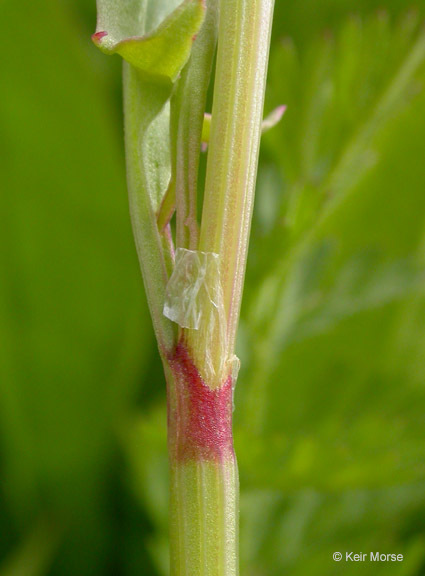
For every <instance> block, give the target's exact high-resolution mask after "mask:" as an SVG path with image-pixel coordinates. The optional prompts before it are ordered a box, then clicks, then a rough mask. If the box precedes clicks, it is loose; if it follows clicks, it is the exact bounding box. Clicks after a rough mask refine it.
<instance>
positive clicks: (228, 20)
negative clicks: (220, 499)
mask: <svg viewBox="0 0 425 576" xmlns="http://www.w3.org/2000/svg"><path fill="white" fill-rule="evenodd" d="M273 7H274V0H222V1H221V3H220V26H219V40H218V54H217V68H216V78H215V85H214V102H213V111H212V123H211V137H210V143H209V152H208V165H207V176H206V184H205V200H204V206H203V214H202V225H201V236H200V242H199V250H203V251H206V252H216V253H217V254H220V258H221V282H222V286H223V292H224V308H225V312H226V320H227V346H228V351H229V354H230V355H231V354H233V350H234V345H235V339H236V330H237V325H238V320H239V311H240V303H241V298H242V289H243V280H244V275H245V263H246V256H247V250H248V240H249V232H250V225H251V217H252V208H253V201H254V191H255V181H256V175H257V164H258V152H259V145H260V138H261V123H262V116H263V104H264V93H265V85H266V76H267V63H268V54H269V45H270V33H271V24H272V16H273Z"/></svg>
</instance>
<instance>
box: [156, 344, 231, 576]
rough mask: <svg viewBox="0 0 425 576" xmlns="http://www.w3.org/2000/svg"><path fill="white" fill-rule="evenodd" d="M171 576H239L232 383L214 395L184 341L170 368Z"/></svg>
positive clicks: (229, 381)
mask: <svg viewBox="0 0 425 576" xmlns="http://www.w3.org/2000/svg"><path fill="white" fill-rule="evenodd" d="M166 376H167V386H168V390H167V394H168V421H169V429H168V444H169V457H170V561H171V575H172V576H236V575H237V574H238V510H239V502H238V497H239V482H238V472H237V465H236V459H235V455H234V451H233V440H232V379H231V376H230V377H229V378H228V379H227V380H226V382H225V383H224V384H223V386H222V387H221V388H220V389H216V390H212V389H211V388H209V387H208V386H207V385H206V384H205V383H204V382H203V380H202V378H201V377H200V375H199V372H198V370H197V369H196V367H195V365H194V364H193V362H192V360H191V358H190V356H189V353H188V351H187V348H186V346H185V345H184V344H183V343H181V344H179V345H178V346H177V347H176V350H175V353H174V354H173V356H172V357H171V358H170V359H169V361H168V362H167V364H166Z"/></svg>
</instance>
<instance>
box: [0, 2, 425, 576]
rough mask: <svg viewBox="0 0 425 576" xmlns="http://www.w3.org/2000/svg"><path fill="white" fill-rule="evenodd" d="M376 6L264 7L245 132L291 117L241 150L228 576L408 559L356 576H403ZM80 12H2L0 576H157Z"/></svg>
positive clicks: (411, 182) (410, 504)
mask: <svg viewBox="0 0 425 576" xmlns="http://www.w3.org/2000/svg"><path fill="white" fill-rule="evenodd" d="M177 4H178V3H177V2H174V4H173V6H171V4H170V6H171V8H170V11H171V10H172V8H174V7H175V6H176V5H177ZM384 4H385V6H387V7H388V13H387V14H384V13H380V14H378V15H373V14H370V10H371V8H370V7H371V6H372V7H374V3H372V2H348V1H341V2H338V3H337V2H335V1H328V2H320V3H319V2H316V1H313V0H303V1H302V2H297V3H289V2H278V3H277V7H276V20H275V30H274V34H275V41H274V44H273V46H272V52H271V66H270V74H269V89H268V100H267V103H266V111H269V110H271V109H273V108H274V107H276V106H278V105H280V104H286V105H288V109H287V112H286V114H285V116H284V118H283V120H282V122H281V124H279V125H278V126H277V127H275V128H274V129H273V130H271V131H270V132H269V133H267V134H266V135H264V137H263V148H262V158H261V170H260V175H259V181H258V186H257V199H256V202H257V205H256V210H255V216H254V228H253V236H252V239H251V246H250V250H251V251H250V258H249V268H248V272H247V279H246V289H245V297H244V306H243V311H242V326H241V332H240V338H239V343H238V355H239V356H240V358H241V361H242V370H241V373H240V376H239V383H238V386H237V388H236V395H235V404H236V411H235V420H236V421H235V435H236V449H237V453H238V460H239V466H240V475H241V486H242V526H241V529H242V534H241V542H242V560H243V566H242V573H243V574H245V575H246V576H255V575H260V574H267V575H269V576H274V575H281V574H291V575H294V576H297V575H298V574H299V575H303V576H304V575H305V574H315V575H316V574H317V575H321V574H323V575H325V574H326V575H331V574H338V573H341V571H342V570H343V571H344V573H347V574H351V573H352V574H355V573H357V572H358V570H359V566H356V565H354V566H351V565H345V564H344V565H342V564H337V563H334V562H333V561H332V559H331V554H332V552H334V551H337V550H340V551H341V552H344V551H345V550H351V549H354V550H356V551H359V552H360V551H364V552H366V551H370V550H380V551H383V552H400V553H403V554H404V555H405V558H406V560H405V561H404V562H403V563H402V564H399V565H397V566H395V565H391V566H386V565H378V564H374V565H371V564H370V565H369V564H366V563H365V564H364V565H362V567H361V570H362V572H363V573H367V574H369V573H370V574H374V575H375V574H389V573H391V574H396V575H397V576H402V575H403V576H419V575H421V574H422V573H423V570H424V565H425V555H424V541H425V534H424V530H423V522H422V520H423V515H424V513H425V490H424V479H425V478H424V477H425V469H424V457H425V454H424V445H423V436H424V419H423V411H424V405H425V398H424V386H423V382H424V378H425V374H424V363H423V356H424V347H425V336H424V332H423V325H424V321H425V300H424V277H423V261H424V254H425V253H424V224H425V222H424V219H425V216H424V215H425V205H424V204H425V199H424V195H423V190H424V188H425V164H424V162H423V156H424V153H425V149H424V143H423V134H425V93H424V92H423V90H422V87H423V83H424V81H425V47H424V36H423V32H422V31H421V30H422V29H421V25H420V22H421V18H419V17H418V18H417V19H415V17H414V16H413V15H412V14H409V15H407V16H406V15H405V16H404V17H401V18H399V17H397V18H395V15H396V14H397V15H399V13H400V12H401V11H402V9H404V8H405V7H406V6H405V3H404V2H403V3H401V2H398V1H397V2H395V1H394V2H384ZM77 5H78V6H79V10H80V12H81V14H85V13H86V11H87V12H88V13H89V14H90V15H92V14H93V12H92V9H91V5H90V6H89V4H88V3H84V1H83V0H80V2H79V3H78V4H77V3H76V4H75V5H74V4H73V5H72V10H71V8H70V7H69V9H67V8H66V7H65V6H64V5H63V4H60V3H57V2H53V0H45V1H44V2H43V3H40V4H38V5H37V6H35V5H34V3H31V2H29V1H28V0H24V1H23V3H22V2H21V3H19V4H16V3H13V2H12V1H11V0H6V1H5V2H3V3H2V20H1V24H0V27H1V42H2V43H3V45H4V46H3V53H4V54H6V53H7V57H5V58H3V60H2V80H3V81H2V86H3V89H2V99H1V104H0V121H1V125H2V131H1V133H2V136H1V140H0V148H1V156H0V158H1V159H0V163H1V173H2V177H3V184H4V186H3V192H2V197H1V203H2V215H3V220H2V227H1V231H0V234H1V238H2V242H1V248H0V254H1V269H2V271H3V274H2V278H1V282H0V310H1V318H2V321H1V326H0V344H1V346H0V430H1V438H0V465H1V475H2V485H1V492H0V529H1V534H2V538H1V540H0V554H1V558H4V559H5V564H0V574H1V576H8V575H9V574H10V573H11V572H10V571H11V570H13V569H15V571H16V570H17V569H18V570H20V572H18V573H19V574H22V575H23V576H30V575H32V574H33V573H36V572H35V571H34V570H39V571H38V574H46V575H47V574H49V575H51V576H63V575H75V574H78V575H79V576H85V575H86V574H87V575H90V576H95V575H106V574H111V573H112V574H114V576H115V575H121V574H122V575H125V576H127V575H128V576H133V575H136V574H143V573H146V574H165V573H166V570H167V557H166V554H167V494H166V492H167V478H166V473H167V455H166V422H165V389H164V384H163V376H162V373H161V368H160V366H159V363H158V360H157V353H156V351H155V348H154V346H153V341H152V330H151V325H150V319H149V318H148V314H147V310H146V306H145V303H144V296H143V288H142V285H141V281H140V280H139V272H138V269H137V258H136V256H135V251H134V248H133V246H132V240H131V231H130V226H129V222H128V215H127V212H128V210H127V197H126V191H125V171H124V167H123V155H122V144H121V126H120V124H119V123H120V108H119V101H118V98H116V99H115V94H116V92H117V91H118V90H119V84H120V74H119V68H118V66H117V63H116V67H115V68H113V70H114V73H113V75H112V74H111V73H110V62H109V61H107V62H106V63H105V61H104V59H103V58H102V56H101V55H99V56H98V54H97V51H96V50H94V48H93V46H91V45H90V43H89V40H88V39H87V38H86V35H87V29H88V28H89V26H88V24H87V20H83V19H82V16H79V19H77V17H76V14H77V12H75V11H76V10H77V8H76V6H77ZM152 6H153V7H154V6H158V4H157V3H156V4H152ZM357 8H358V10H359V12H361V13H362V14H363V17H362V18H357V17H353V16H349V13H350V12H351V11H353V10H354V9H357ZM423 11H424V7H423V5H422V3H420V4H419V14H421V16H423ZM167 13H169V12H167ZM312 14H313V15H314V17H313V16H312ZM307 15H308V17H307ZM286 16H287V17H286ZM155 18H157V20H155ZM154 20H155V22H156V23H158V22H159V20H160V19H159V16H158V15H155V14H153V13H152V22H153V21H154ZM324 28H331V30H330V31H328V32H327V33H326V34H323V33H322V32H323V30H324ZM143 33H144V31H142V32H140V34H143ZM288 34H289V35H290V36H291V37H293V38H294V41H292V40H289V39H288V38H287V37H286V36H287V35H288ZM10 46H19V50H18V49H14V50H10ZM159 153H160V152H159ZM163 178H164V180H166V175H165V176H164V175H163ZM160 189H161V194H162V190H163V186H160ZM157 198H158V197H157ZM46 516H47V517H48V518H49V522H48V523H47V528H46V525H45V524H44V518H45V517H46ZM50 521H52V522H53V524H52V525H53V526H54V528H52V527H51V526H52V525H51V524H50ZM40 526H41V529H40ZM38 538H39V539H40V540H39V541H40V542H42V543H41V544H37V545H36V547H37V550H38V551H39V552H40V555H39V560H38V562H39V566H40V568H37V566H35V568H34V567H33V571H32V572H31V566H30V564H31V562H30V561H28V560H26V558H27V556H26V554H29V556H31V558H33V559H34V558H36V557H35V556H33V554H32V553H31V554H30V553H28V550H31V546H33V545H34V542H36V543H37V542H38V540H37V539H38ZM49 559H50V563H49ZM26 564H28V565H26ZM33 564H34V563H33ZM35 564H37V559H36V560H35ZM48 564H49V565H50V568H46V569H45V570H44V566H47V565H48ZM16 567H17V568H16ZM8 571H9V572H8ZM12 573H14V572H12Z"/></svg>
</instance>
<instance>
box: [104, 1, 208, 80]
mask: <svg viewBox="0 0 425 576" xmlns="http://www.w3.org/2000/svg"><path fill="white" fill-rule="evenodd" d="M155 4H157V6H156V7H155V8H153V6H154V5H155ZM174 6H175V2H168V1H160V2H146V1H142V0H139V1H135V0H132V1H131V2H129V3H128V4H124V5H120V3H118V2H116V1H114V0H99V1H98V13H99V16H98V22H97V28H96V33H95V34H94V35H93V41H94V42H95V43H96V44H97V45H98V46H99V48H100V49H101V50H103V51H104V52H105V53H107V54H114V53H118V54H120V55H121V56H122V57H123V58H124V60H126V61H127V62H129V63H130V64H132V65H133V66H134V67H135V68H137V69H138V70H141V71H143V72H145V73H146V74H150V75H153V76H164V77H165V78H169V79H171V80H172V81H174V80H175V79H176V78H177V76H178V74H179V73H180V71H181V69H182V68H183V66H184V65H185V63H186V62H187V59H188V58H189V55H190V51H191V48H192V44H193V38H194V36H195V35H196V34H197V32H198V30H199V28H200V26H201V24H202V22H203V19H204V13H205V3H204V1H203V0H185V1H184V2H182V3H181V4H180V5H179V6H178V7H177V8H176V9H175V10H174V11H173V12H171V13H169V12H170V8H173V7H174ZM158 22H159V25H158Z"/></svg>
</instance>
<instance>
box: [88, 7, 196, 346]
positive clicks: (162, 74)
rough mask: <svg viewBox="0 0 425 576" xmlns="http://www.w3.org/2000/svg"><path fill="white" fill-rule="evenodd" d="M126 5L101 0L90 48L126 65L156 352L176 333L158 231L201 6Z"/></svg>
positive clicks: (129, 131)
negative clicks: (180, 93)
mask: <svg viewBox="0 0 425 576" xmlns="http://www.w3.org/2000/svg"><path fill="white" fill-rule="evenodd" d="M173 8H175V3H174V2H166V1H163V2H159V3H158V2H156V1H155V2H141V1H140V2H130V3H129V4H126V5H124V6H120V7H118V5H117V3H116V2H114V1H110V0H105V1H104V0H99V2H98V11H99V14H98V23H97V31H96V33H95V34H94V35H93V40H94V42H95V43H96V44H97V45H98V46H99V47H100V48H101V49H102V50H104V51H105V52H107V53H114V52H117V53H118V54H120V55H121V56H122V57H123V58H124V60H126V62H125V63H124V108H125V139H126V152H127V153H126V158H127V179H128V189H129V200H130V212H131V217H132V223H133V232H134V236H135V240H136V247H137V251H138V255H139V261H140V267H141V270H142V275H143V280H144V284H145V290H146V294H147V298H148V303H149V307H150V311H151V316H152V320H153V325H154V328H155V333H156V336H157V340H158V344H159V347H160V349H161V351H163V352H165V351H166V350H167V349H170V348H171V347H172V345H173V342H174V331H175V328H174V326H173V325H172V323H171V322H170V321H169V320H168V319H166V318H165V317H164V315H163V313H162V309H163V305H164V296H165V286H166V284H167V282H168V278H169V274H170V272H171V269H172V259H173V256H172V248H171V246H170V243H169V239H168V237H167V235H166V233H164V230H163V226H161V230H159V228H158V224H157V221H158V213H159V211H160V207H161V203H162V200H163V198H164V195H165V193H166V191H167V188H168V183H169V180H170V175H171V155H170V128H169V117H170V112H169V104H168V101H169V99H170V97H171V93H172V89H173V82H174V81H175V80H176V79H177V77H178V75H179V73H180V72H181V70H182V68H183V67H184V65H185V64H186V62H187V60H188V58H189V55H190V51H191V48H192V45H193V42H194V38H195V35H196V34H197V32H198V31H199V29H200V27H201V25H202V23H203V19H204V15H205V4H204V2H203V1H202V0H185V1H184V2H182V3H180V4H179V5H178V6H177V8H175V9H174V11H172V10H173Z"/></svg>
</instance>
